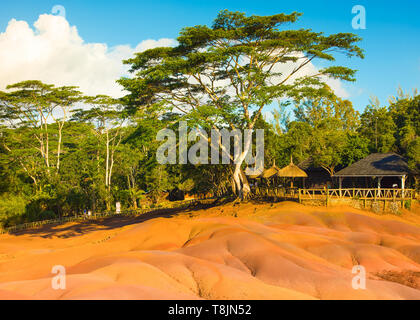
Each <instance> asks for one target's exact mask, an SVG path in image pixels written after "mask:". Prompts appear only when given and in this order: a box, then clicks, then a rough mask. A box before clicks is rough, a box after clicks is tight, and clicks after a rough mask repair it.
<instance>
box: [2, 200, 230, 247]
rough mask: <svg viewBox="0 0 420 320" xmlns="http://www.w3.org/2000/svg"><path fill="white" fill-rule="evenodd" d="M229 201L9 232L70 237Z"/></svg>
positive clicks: (46, 236)
mask: <svg viewBox="0 0 420 320" xmlns="http://www.w3.org/2000/svg"><path fill="white" fill-rule="evenodd" d="M227 202H229V200H223V201H220V200H215V201H214V202H211V203H206V204H202V203H200V204H196V205H194V206H190V207H188V208H171V209H158V210H155V211H152V212H148V213H144V214H141V215H132V216H127V215H121V216H112V217H105V218H98V219H86V220H81V221H78V222H73V223H65V224H50V225H45V226H42V227H40V228H34V229H27V230H22V231H16V232H13V233H10V234H11V235H14V236H20V235H30V236H34V237H41V238H47V239H48V238H53V237H55V238H71V237H77V236H80V235H83V234H86V233H89V232H93V231H99V230H112V229H115V228H120V227H123V226H127V225H132V224H138V223H142V222H145V221H148V220H151V219H156V218H171V217H173V216H177V215H179V214H181V213H182V214H183V215H185V214H189V215H190V216H191V215H192V212H194V211H198V210H202V209H208V208H211V207H215V206H219V205H222V204H225V203H227Z"/></svg>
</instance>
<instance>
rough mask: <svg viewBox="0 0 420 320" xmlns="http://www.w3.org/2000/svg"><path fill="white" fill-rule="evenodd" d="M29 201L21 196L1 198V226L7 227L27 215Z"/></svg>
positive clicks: (7, 195) (8, 195)
mask: <svg viewBox="0 0 420 320" xmlns="http://www.w3.org/2000/svg"><path fill="white" fill-rule="evenodd" d="M27 204H28V201H27V199H25V198H24V197H23V196H20V195H10V194H5V195H2V196H1V197H0V224H1V226H2V227H7V226H9V225H10V224H14V223H13V222H14V221H16V222H18V221H20V219H21V218H22V217H23V216H24V215H25V212H26V205H27Z"/></svg>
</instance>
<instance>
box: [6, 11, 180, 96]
mask: <svg viewBox="0 0 420 320" xmlns="http://www.w3.org/2000/svg"><path fill="white" fill-rule="evenodd" d="M175 43H176V42H175V40H172V39H160V40H145V41H142V42H141V43H139V44H138V45H137V46H136V47H135V48H132V47H131V46H129V45H119V46H116V47H112V48H110V47H108V46H107V45H106V44H103V43H85V42H84V41H83V39H82V38H81V37H80V36H79V34H78V31H77V28H76V27H75V26H70V25H69V23H68V22H67V20H66V19H65V18H64V17H61V16H54V15H49V14H43V15H40V16H39V18H38V20H37V21H36V22H35V23H34V28H31V27H30V26H29V25H28V23H27V22H25V21H17V20H15V19H12V20H11V21H10V22H9V24H8V26H7V29H6V31H5V32H4V33H0V70H1V73H0V90H4V89H5V87H6V86H7V85H8V84H13V83H16V82H19V81H23V80H41V81H43V82H45V83H51V84H55V85H57V86H62V85H75V86H79V87H80V90H81V91H83V92H84V93H85V94H88V95H95V94H107V95H111V96H114V97H119V96H122V95H123V91H122V88H121V87H120V86H119V85H118V84H117V83H116V82H115V81H116V80H117V79H119V78H120V77H121V76H123V75H125V74H127V69H128V67H127V66H125V65H123V64H122V60H124V59H127V58H130V57H132V56H133V54H134V53H135V52H140V51H144V50H146V49H150V48H154V47H159V46H171V45H174V44H175Z"/></svg>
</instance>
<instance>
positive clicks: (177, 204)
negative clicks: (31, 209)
mask: <svg viewBox="0 0 420 320" xmlns="http://www.w3.org/2000/svg"><path fill="white" fill-rule="evenodd" d="M203 200H211V199H203ZM202 202H203V201H201V200H183V201H174V202H170V203H166V204H165V205H156V206H153V207H149V208H144V209H137V210H124V211H121V212H119V213H117V212H115V211H109V212H101V213H94V214H92V215H90V216H89V215H77V216H71V217H62V218H58V219H51V220H41V221H34V222H28V223H23V224H19V225H15V226H11V227H7V228H4V229H0V234H4V233H13V232H17V231H22V230H27V229H34V228H39V227H42V226H45V225H51V224H63V223H68V222H77V221H85V220H96V219H101V218H106V217H111V216H138V215H142V214H146V213H151V212H154V211H156V210H162V209H183V208H188V207H190V206H191V205H195V204H199V203H202Z"/></svg>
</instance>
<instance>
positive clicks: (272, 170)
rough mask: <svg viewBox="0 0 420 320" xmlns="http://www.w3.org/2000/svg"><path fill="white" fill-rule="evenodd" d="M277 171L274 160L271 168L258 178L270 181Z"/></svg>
mask: <svg viewBox="0 0 420 320" xmlns="http://www.w3.org/2000/svg"><path fill="white" fill-rule="evenodd" d="M279 170H280V169H279V168H278V167H277V166H276V160H274V163H273V165H272V166H271V168H269V169H267V170H264V171H263V173H262V174H261V175H260V177H261V178H264V179H270V178H271V177H274V176H275V175H276V174H277V173H278V172H279Z"/></svg>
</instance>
